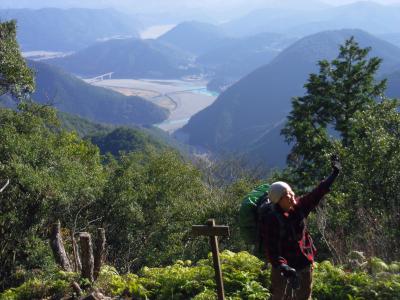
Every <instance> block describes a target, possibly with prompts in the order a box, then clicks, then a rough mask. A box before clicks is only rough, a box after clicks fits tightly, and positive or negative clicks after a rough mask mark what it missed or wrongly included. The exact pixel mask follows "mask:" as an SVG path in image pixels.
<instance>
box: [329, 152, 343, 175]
mask: <svg viewBox="0 0 400 300" xmlns="http://www.w3.org/2000/svg"><path fill="white" fill-rule="evenodd" d="M331 166H332V169H333V171H334V172H337V173H339V172H340V171H341V170H342V164H341V163H340V161H339V157H338V156H337V155H336V154H332V155H331Z"/></svg>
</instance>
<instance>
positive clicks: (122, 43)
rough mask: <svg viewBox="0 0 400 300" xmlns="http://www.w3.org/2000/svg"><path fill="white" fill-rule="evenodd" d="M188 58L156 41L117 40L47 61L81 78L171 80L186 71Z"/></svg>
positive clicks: (97, 44) (187, 70)
mask: <svg viewBox="0 0 400 300" xmlns="http://www.w3.org/2000/svg"><path fill="white" fill-rule="evenodd" d="M189 58H190V57H189V56H188V55H186V54H184V53H182V52H181V51H179V50H177V49H175V48H173V47H170V46H167V45H165V44H163V43H161V42H158V41H155V40H140V39H119V40H110V41H105V42H101V43H96V44H94V45H91V46H89V47H87V48H85V49H83V50H81V51H78V52H76V53H74V54H72V55H70V56H66V57H63V58H56V59H49V60H47V62H48V63H50V64H54V65H58V66H60V67H61V68H63V69H64V70H66V71H68V72H71V73H74V74H79V75H82V76H97V75H101V74H104V73H108V72H114V74H113V78H135V77H142V78H143V77H148V78H165V77H168V78H170V77H179V76H182V75H184V74H186V73H188V72H189V70H190V67H189V66H188V61H189Z"/></svg>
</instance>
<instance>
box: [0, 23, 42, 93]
mask: <svg viewBox="0 0 400 300" xmlns="http://www.w3.org/2000/svg"><path fill="white" fill-rule="evenodd" d="M16 32H17V25H16V22H15V21H8V22H0V96H1V95H4V94H10V95H11V96H12V97H14V98H17V99H21V98H24V97H26V96H27V95H29V94H30V93H32V92H33V91H34V89H35V83H34V78H33V72H32V70H31V69H29V68H28V67H27V65H26V62H25V59H24V58H23V57H22V55H21V52H20V50H19V46H18V43H17V36H16V35H17V33H16Z"/></svg>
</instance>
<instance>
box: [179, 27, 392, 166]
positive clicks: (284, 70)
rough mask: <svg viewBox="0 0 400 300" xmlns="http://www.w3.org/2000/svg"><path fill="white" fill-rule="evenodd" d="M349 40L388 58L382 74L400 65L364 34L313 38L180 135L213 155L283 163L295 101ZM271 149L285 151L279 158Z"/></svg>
mask: <svg viewBox="0 0 400 300" xmlns="http://www.w3.org/2000/svg"><path fill="white" fill-rule="evenodd" d="M350 36H355V38H356V40H357V41H358V42H359V44H360V45H361V46H362V47H366V46H372V55H373V56H379V57H383V58H384V61H383V65H382V68H381V73H380V74H381V75H382V74H385V73H387V72H388V70H392V69H393V68H394V66H396V65H397V64H399V62H400V49H399V48H397V47H396V46H394V45H392V44H390V43H387V42H385V41H383V40H380V39H378V38H376V37H374V36H372V35H370V34H368V33H366V32H363V31H360V30H340V31H327V32H321V33H318V34H315V35H312V36H308V37H305V38H303V39H301V40H299V41H297V42H296V43H294V44H293V45H292V46H290V47H288V48H287V49H285V50H284V51H282V52H281V54H279V55H278V56H277V57H276V58H275V59H274V60H273V61H272V62H271V63H270V64H268V65H266V66H263V67H261V68H259V69H257V70H255V71H254V72H252V73H250V74H249V75H248V76H246V77H245V78H243V79H242V80H240V81H238V82H237V83H236V84H234V85H233V86H231V87H230V88H229V89H227V90H226V91H225V92H224V93H222V94H221V95H220V96H219V97H218V99H217V100H216V101H215V102H214V103H213V104H212V105H211V106H209V107H207V108H206V109H204V110H203V111H201V112H199V113H197V114H196V115H194V116H193V117H192V118H191V119H190V121H189V123H188V124H187V125H186V126H184V127H183V128H182V129H181V130H179V131H178V132H177V133H176V135H177V136H178V137H179V138H181V139H186V141H187V142H188V143H189V144H191V145H197V146H200V147H202V148H206V149H209V150H211V151H216V152H223V151H231V152H241V153H253V155H252V156H253V158H254V159H256V158H257V157H254V156H255V155H254V153H261V154H262V155H265V156H266V158H272V157H278V156H280V157H281V159H282V160H283V158H284V157H285V154H286V153H284V152H282V151H283V150H282V149H285V145H284V143H283V138H282V137H279V134H278V133H279V126H281V125H280V124H283V122H285V119H286V116H287V115H288V113H289V112H290V110H291V98H292V97H294V96H301V95H303V94H304V89H303V85H304V84H305V83H306V81H307V79H308V76H309V74H310V73H312V72H317V71H318V67H317V61H318V60H321V59H329V60H330V59H333V58H334V57H336V56H337V54H338V48H339V45H340V44H342V43H343V42H344V40H345V39H346V38H349V37H350ZM270 141H274V144H273V145H271V142H270ZM279 143H280V144H279ZM272 149H276V150H279V149H280V150H279V151H280V153H278V155H277V153H273V152H271V151H272ZM286 149H287V147H286ZM249 151H250V152H249ZM254 151H255V152H254ZM282 160H275V159H269V160H268V161H267V164H269V165H270V166H277V165H282V164H283V163H284V160H283V161H282Z"/></svg>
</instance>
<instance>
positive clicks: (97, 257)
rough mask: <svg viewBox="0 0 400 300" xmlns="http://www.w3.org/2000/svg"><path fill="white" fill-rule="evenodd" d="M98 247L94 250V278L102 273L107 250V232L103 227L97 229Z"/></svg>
mask: <svg viewBox="0 0 400 300" xmlns="http://www.w3.org/2000/svg"><path fill="white" fill-rule="evenodd" d="M95 245H96V248H95V252H94V270H93V276H94V280H96V279H97V277H98V276H99V273H100V268H101V265H102V264H103V262H104V259H105V250H106V232H105V230H104V229H103V228H98V229H97V238H96V243H95Z"/></svg>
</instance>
